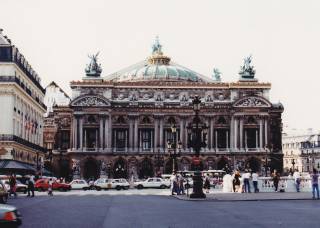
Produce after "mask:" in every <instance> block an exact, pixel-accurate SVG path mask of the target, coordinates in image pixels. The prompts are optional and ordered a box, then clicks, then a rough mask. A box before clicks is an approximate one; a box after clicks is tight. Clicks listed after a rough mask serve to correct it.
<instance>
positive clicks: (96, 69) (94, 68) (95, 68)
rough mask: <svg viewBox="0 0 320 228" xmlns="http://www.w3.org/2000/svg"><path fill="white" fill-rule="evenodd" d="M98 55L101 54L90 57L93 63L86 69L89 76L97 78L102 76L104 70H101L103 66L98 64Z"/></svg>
mask: <svg viewBox="0 0 320 228" xmlns="http://www.w3.org/2000/svg"><path fill="white" fill-rule="evenodd" d="M98 55H99V52H98V53H97V54H95V55H88V57H89V58H90V59H91V61H90V63H89V65H87V67H86V69H85V71H86V74H87V76H96V77H98V76H100V74H101V72H102V68H101V64H98Z"/></svg>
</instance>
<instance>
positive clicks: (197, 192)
mask: <svg viewBox="0 0 320 228" xmlns="http://www.w3.org/2000/svg"><path fill="white" fill-rule="evenodd" d="M192 104H193V111H194V112H195V116H194V118H193V121H192V123H189V125H188V126H187V131H188V135H189V136H190V138H189V146H190V147H192V148H193V150H194V152H195V157H194V159H193V164H194V166H195V173H194V176H193V192H192V194H191V195H190V198H206V195H205V194H204V193H203V191H202V185H203V183H202V176H201V172H200V167H199V166H200V159H199V156H200V150H201V148H202V147H206V145H207V144H206V135H207V130H208V127H207V126H206V124H205V123H202V122H201V120H200V118H199V112H200V105H201V100H200V98H199V97H198V96H195V98H194V99H193V101H192Z"/></svg>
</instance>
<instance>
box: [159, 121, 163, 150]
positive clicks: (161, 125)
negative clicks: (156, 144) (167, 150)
mask: <svg viewBox="0 0 320 228" xmlns="http://www.w3.org/2000/svg"><path fill="white" fill-rule="evenodd" d="M159 136H160V137H159V139H160V148H161V150H162V149H163V148H164V146H163V118H161V119H160V132H159Z"/></svg>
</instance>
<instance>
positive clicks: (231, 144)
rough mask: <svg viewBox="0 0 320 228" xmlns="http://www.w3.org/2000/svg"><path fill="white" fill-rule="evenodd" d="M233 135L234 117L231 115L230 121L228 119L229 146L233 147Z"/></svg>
mask: <svg viewBox="0 0 320 228" xmlns="http://www.w3.org/2000/svg"><path fill="white" fill-rule="evenodd" d="M227 132H228V131H227ZM233 136H234V117H233V116H232V117H231V121H230V148H234V137H233ZM227 148H228V147H227Z"/></svg>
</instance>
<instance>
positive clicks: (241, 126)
mask: <svg viewBox="0 0 320 228" xmlns="http://www.w3.org/2000/svg"><path fill="white" fill-rule="evenodd" d="M239 133H240V149H243V119H242V118H241V119H240V132H239Z"/></svg>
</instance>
